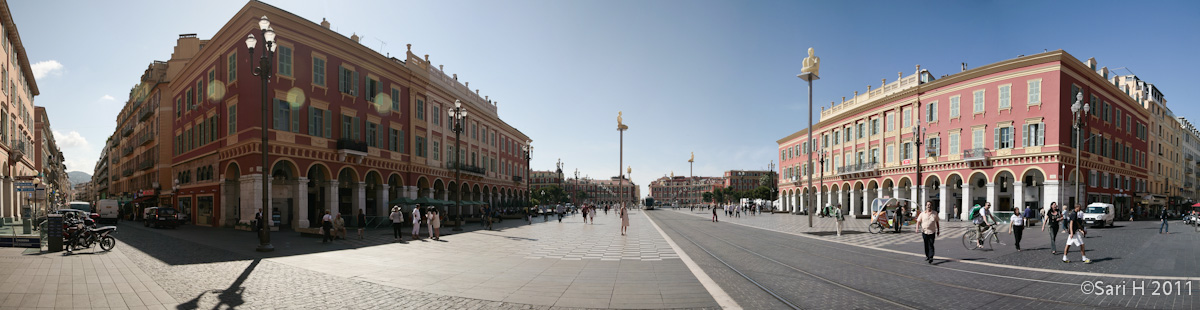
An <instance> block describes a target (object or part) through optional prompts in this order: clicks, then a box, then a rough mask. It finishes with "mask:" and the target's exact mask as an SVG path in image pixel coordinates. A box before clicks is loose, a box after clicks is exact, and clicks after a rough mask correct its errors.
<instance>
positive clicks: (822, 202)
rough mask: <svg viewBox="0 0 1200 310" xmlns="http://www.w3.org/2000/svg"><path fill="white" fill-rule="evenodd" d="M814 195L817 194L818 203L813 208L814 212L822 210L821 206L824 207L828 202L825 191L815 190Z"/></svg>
mask: <svg viewBox="0 0 1200 310" xmlns="http://www.w3.org/2000/svg"><path fill="white" fill-rule="evenodd" d="M813 195H816V198H817V199H816V200H817V201H816V203H817V205H815V206H813V207H815V208H813V212H821V208H824V207H825V204H826V203H827V202H825V193H823V192H821V191H815V192H813Z"/></svg>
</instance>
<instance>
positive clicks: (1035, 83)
mask: <svg viewBox="0 0 1200 310" xmlns="http://www.w3.org/2000/svg"><path fill="white" fill-rule="evenodd" d="M1072 98H1073V97H1072ZM1041 103H1042V80H1031V81H1029V104H1041Z"/></svg>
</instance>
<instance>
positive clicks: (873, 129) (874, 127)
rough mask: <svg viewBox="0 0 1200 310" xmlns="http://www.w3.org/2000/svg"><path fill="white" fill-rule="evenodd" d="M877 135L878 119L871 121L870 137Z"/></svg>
mask: <svg viewBox="0 0 1200 310" xmlns="http://www.w3.org/2000/svg"><path fill="white" fill-rule="evenodd" d="M877 134H879V119H878V118H877V119H873V120H871V135H872V136H874V135H877Z"/></svg>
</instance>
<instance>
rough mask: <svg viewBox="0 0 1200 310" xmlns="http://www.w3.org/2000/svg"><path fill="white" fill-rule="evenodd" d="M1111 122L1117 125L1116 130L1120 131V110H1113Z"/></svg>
mask: <svg viewBox="0 0 1200 310" xmlns="http://www.w3.org/2000/svg"><path fill="white" fill-rule="evenodd" d="M1113 121H1114V122H1116V123H1117V125H1116V127H1117V129H1121V128H1122V127H1121V109H1115V108H1114V109H1113Z"/></svg>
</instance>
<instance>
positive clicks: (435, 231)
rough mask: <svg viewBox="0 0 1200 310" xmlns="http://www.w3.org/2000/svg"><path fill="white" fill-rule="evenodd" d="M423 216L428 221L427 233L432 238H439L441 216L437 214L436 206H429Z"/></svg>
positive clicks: (440, 235)
mask: <svg viewBox="0 0 1200 310" xmlns="http://www.w3.org/2000/svg"><path fill="white" fill-rule="evenodd" d="M425 217H426V218H427V219H428V220H427V221H428V222H429V235H430V236H431V237H432V238H433V240H441V237H442V232H441V228H442V217H441V216H440V215H439V214H438V211H437V207H429V211H428V212H426V213H425Z"/></svg>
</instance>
